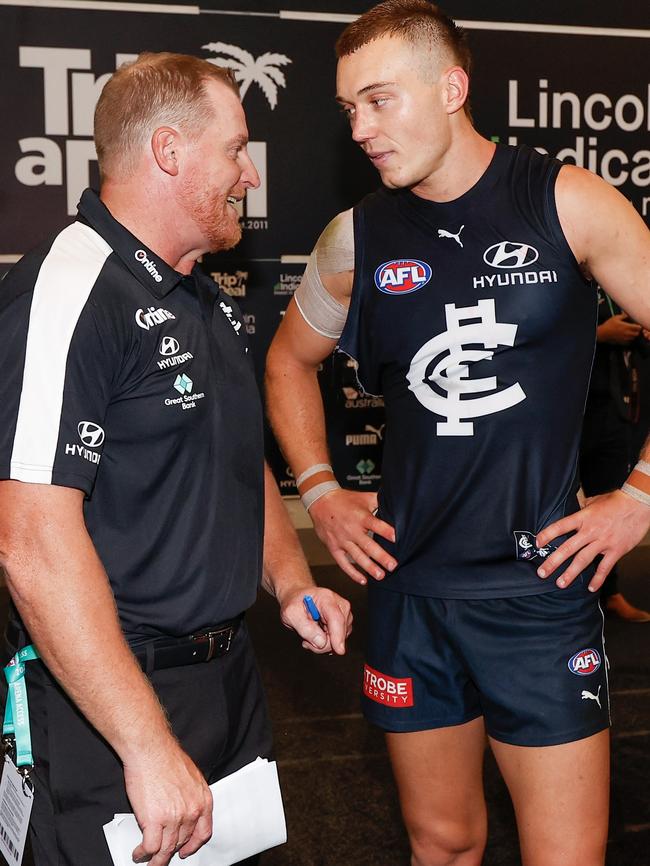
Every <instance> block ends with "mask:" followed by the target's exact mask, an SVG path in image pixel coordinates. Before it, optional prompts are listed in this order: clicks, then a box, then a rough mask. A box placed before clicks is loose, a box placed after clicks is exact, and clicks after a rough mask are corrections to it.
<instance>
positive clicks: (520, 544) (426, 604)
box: [268, 0, 650, 866]
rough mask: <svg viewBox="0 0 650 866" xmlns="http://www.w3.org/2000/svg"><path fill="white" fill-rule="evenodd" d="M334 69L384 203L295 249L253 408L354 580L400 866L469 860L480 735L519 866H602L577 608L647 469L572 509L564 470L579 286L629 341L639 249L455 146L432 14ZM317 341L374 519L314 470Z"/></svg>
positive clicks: (447, 64) (587, 356) (643, 527)
mask: <svg viewBox="0 0 650 866" xmlns="http://www.w3.org/2000/svg"><path fill="white" fill-rule="evenodd" d="M337 53H338V57H339V65H338V75H337V94H338V96H337V99H338V100H339V102H340V103H341V105H342V107H343V109H344V110H345V112H346V113H347V115H348V116H349V119H350V125H351V130H352V137H353V138H354V140H355V141H356V142H357V143H358V144H359V145H360V146H361V147H362V149H363V150H364V152H365V153H366V154H367V156H368V158H369V159H370V160H371V161H372V162H373V164H374V165H375V166H376V167H377V169H378V171H379V173H380V176H381V180H382V183H383V187H382V188H381V189H380V190H379V191H378V192H376V193H375V194H373V195H370V196H368V197H367V198H365V199H364V200H363V201H362V202H361V203H360V204H359V205H357V206H356V207H355V208H354V209H353V211H347V212H345V213H342V214H339V215H338V216H337V217H336V218H335V219H334V220H333V221H332V222H331V223H330V225H329V226H328V227H327V229H326V230H325V231H324V233H323V234H322V235H321V237H320V238H319V240H318V243H317V245H316V248H315V250H314V253H313V254H312V256H311V258H310V262H309V264H308V266H307V269H306V272H305V275H304V278H303V281H302V283H301V286H300V288H299V290H298V291H297V293H296V297H295V299H294V301H293V302H292V303H291V304H290V305H289V308H288V311H287V314H286V316H285V318H284V321H283V324H282V326H281V327H280V329H279V331H278V334H277V336H276V339H275V341H274V343H273V345H272V347H271V350H270V353H269V357H268V404H269V411H270V416H271V421H272V423H273V426H274V428H275V431H276V433H277V436H278V438H279V440H280V443H281V446H282V448H283V450H284V452H285V453H286V455H287V457H288V459H289V462H290V463H291V466H292V468H293V471H294V473H295V475H296V478H297V482H298V486H299V489H300V492H301V494H302V497H303V502H304V503H305V504H306V506H307V507H308V508H309V511H310V514H311V516H312V518H313V521H314V524H315V526H316V530H317V532H318V534H319V535H320V537H321V538H322V539H323V540H324V541H325V542H326V543H327V545H328V547H329V549H330V551H331V552H332V553H333V555H334V558H335V559H336V561H337V562H338V564H339V565H340V566H341V568H342V569H343V570H344V571H345V572H346V573H347V574H348V575H349V576H350V577H352V578H353V579H354V580H357V581H358V582H360V583H366V581H367V575H370V577H371V578H374V580H371V581H370V583H369V585H368V604H369V639H368V648H367V659H366V660H367V664H366V668H365V672H364V698H363V703H364V711H365V713H366V716H367V718H368V719H369V720H371V721H373V722H374V723H376V724H378V725H379V726H381V727H382V728H384V729H385V730H386V731H387V742H388V748H389V752H390V756H391V760H392V764H393V769H394V773H395V776H396V779H397V784H398V787H399V794H400V799H401V804H402V811H403V815H404V819H405V821H406V825H407V829H408V832H409V836H410V841H411V847H412V864H413V866H442V864H445V866H450V864H455V866H477V864H479V863H480V862H481V859H482V854H483V849H484V845H485V839H486V831H487V828H486V809H485V801H484V794H483V786H482V780H481V775H482V774H481V769H482V759H483V750H484V740H485V734H486V732H487V734H488V737H489V741H490V744H491V747H492V750H493V752H494V754H495V756H496V759H497V761H498V763H499V766H500V769H501V771H502V773H503V776H504V778H505V780H506V782H507V784H508V787H509V790H510V793H511V795H512V798H513V802H514V806H515V810H516V816H517V822H518V827H519V834H520V840H521V848H522V859H523V862H524V864H525V866H560V864H561V866H601V864H602V863H603V862H604V853H605V844H606V838H607V812H608V787H609V779H608V776H609V770H608V748H609V746H608V731H607V728H608V725H609V700H608V688H607V666H606V659H605V653H604V647H603V641H602V615H601V612H600V609H599V606H598V600H597V595H596V594H595V593H596V590H597V589H598V587H599V586H600V584H601V583H602V580H603V579H604V576H605V574H606V572H607V570H608V569H609V568H610V567H611V565H612V563H613V562H614V561H615V560H616V559H617V558H618V557H619V556H621V555H622V553H624V552H625V551H627V550H628V549H630V548H631V547H632V546H633V545H634V544H636V543H637V542H638V540H639V539H640V538H641V537H642V536H643V534H644V533H645V532H646V531H647V529H648V526H649V525H650V496H649V495H648V494H649V493H650V477H648V474H647V473H648V470H650V466H649V465H648V464H645V463H641V464H638V466H637V468H636V469H635V470H634V471H633V473H632V474H631V476H630V478H629V479H628V482H627V484H626V486H625V492H623V491H616V492H613V493H610V494H607V495H605V496H601V497H597V498H596V499H595V500H593V501H592V502H591V503H590V504H589V505H588V506H587V507H586V508H585V509H584V510H583V511H578V505H577V502H576V496H575V493H576V490H575V488H576V483H575V466H576V458H577V448H578V443H579V438H580V427H581V420H582V412H583V407H584V402H585V396H586V391H587V385H588V380H589V370H590V365H591V360H592V356H593V349H594V338H595V328H596V294H595V290H594V288H593V287H592V285H591V283H590V280H589V278H590V277H591V276H593V277H595V278H596V279H598V280H599V281H600V283H601V284H603V285H604V286H605V287H606V288H607V291H608V292H609V293H610V294H611V295H612V296H613V297H614V298H615V299H616V300H617V302H618V303H619V304H620V305H621V306H622V307H623V308H624V309H626V310H628V311H629V313H630V315H631V316H633V317H634V319H636V320H637V321H640V322H642V323H644V324H645V325H646V326H647V325H648V324H650V293H649V292H648V289H649V288H650V286H649V284H648V274H649V272H650V269H649V267H648V265H649V264H650V242H649V238H648V232H647V230H646V227H645V225H644V224H643V222H642V220H641V219H640V217H639V216H638V215H637V214H636V212H635V211H634V209H633V208H632V207H631V206H630V205H629V203H628V202H627V201H626V200H625V199H624V198H623V197H622V196H621V195H620V194H619V193H618V192H616V191H615V190H614V189H613V188H611V187H610V186H609V185H608V184H606V183H605V182H604V181H602V180H600V179H599V178H598V177H596V176H595V175H593V174H590V173H589V172H587V171H584V170H582V169H580V168H577V167H572V166H562V165H561V164H560V163H558V162H556V161H555V160H552V159H549V158H547V157H544V156H541V155H540V154H538V153H537V152H536V151H532V150H529V149H527V148H523V147H522V148H512V147H505V146H495V145H494V144H493V143H491V142H489V141H487V140H486V139H484V138H483V137H481V136H480V135H479V134H478V133H477V132H476V130H475V129H474V128H473V126H472V123H471V118H470V114H469V109H468V106H467V95H468V87H469V66H470V57H469V52H468V48H467V45H466V42H465V38H464V36H463V34H462V32H460V31H459V30H458V29H457V28H456V27H455V25H454V23H453V22H452V21H450V20H449V19H448V18H447V17H446V16H444V15H443V13H441V12H440V10H438V9H437V8H436V7H435V6H432V5H431V4H429V3H427V2H424V0H387V2H385V3H381V4H380V5H378V6H376V7H374V8H373V9H371V10H370V11H368V12H366V13H365V14H364V15H362V16H361V17H360V18H359V19H358V20H357V21H356V22H354V23H353V24H351V25H350V26H349V27H348V28H347V29H346V30H345V31H344V33H343V34H342V36H341V38H340V40H339V42H338V44H337ZM337 344H338V346H339V347H340V349H341V350H342V351H344V352H346V353H347V354H349V355H350V356H351V357H353V358H354V359H355V360H356V361H357V362H358V377H359V381H360V385H361V386H362V387H363V388H364V389H365V390H366V391H367V392H371V393H382V394H383V395H384V399H385V403H386V416H387V428H386V434H385V440H384V442H385V450H384V465H383V473H382V474H383V480H382V488H381V491H380V493H379V497H378V498H377V497H374V496H373V495H371V494H363V493H358V492H349V491H343V490H341V489H340V488H339V487H338V484H337V483H336V481H335V480H334V476H333V474H332V472H331V469H330V468H329V466H328V455H327V449H326V440H325V426H324V419H323V411H322V403H321V400H320V394H319V391H318V385H317V380H316V368H317V366H318V364H319V363H320V361H321V360H322V359H323V358H324V357H325V356H326V355H328V354H329V353H330V352H331V351H332V350H333V349H334V347H335V346H336V345H337ZM644 456H645V457H646V459H649V458H650V448H648V447H647V446H646V449H645V455H644ZM377 506H378V513H377V515H376V516H375V514H374V513H373V512H374V509H375V507H377ZM371 533H373V534H374V537H373V536H372V535H371ZM598 554H601V555H602V557H603V558H602V561H601V562H600V564H599V566H598V568H597V569H595V571H594V568H593V567H592V566H591V563H592V561H593V560H594V558H595V557H596V556H597V555H598ZM551 575H553V577H550V576H551ZM549 578H550V579H549Z"/></svg>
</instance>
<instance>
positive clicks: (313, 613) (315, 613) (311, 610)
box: [303, 595, 325, 629]
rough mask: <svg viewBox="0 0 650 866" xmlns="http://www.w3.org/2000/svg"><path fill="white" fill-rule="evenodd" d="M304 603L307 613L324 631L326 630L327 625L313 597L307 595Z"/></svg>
mask: <svg viewBox="0 0 650 866" xmlns="http://www.w3.org/2000/svg"><path fill="white" fill-rule="evenodd" d="M303 602H304V605H305V607H306V608H307V613H308V614H309V616H310V617H311V618H312V619H313V620H314V622H317V623H318V625H319V626H320V627H321V628H322V629H324V628H325V624H324V623H323V620H322V618H321V615H320V611H319V610H318V608H317V607H316V602H315V601H314V599H313V598H312V597H311V595H306V596H305V597H304V598H303Z"/></svg>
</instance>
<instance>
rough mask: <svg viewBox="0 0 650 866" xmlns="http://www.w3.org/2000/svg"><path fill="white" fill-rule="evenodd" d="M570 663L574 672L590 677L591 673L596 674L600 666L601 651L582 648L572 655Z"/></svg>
mask: <svg viewBox="0 0 650 866" xmlns="http://www.w3.org/2000/svg"><path fill="white" fill-rule="evenodd" d="M568 665H569V670H570V671H571V673H572V674H576V676H579V677H588V676H589V675H590V674H595V673H596V671H597V670H598V668H599V667H600V653H599V652H598V650H595V649H593V648H590V649H583V650H580V652H578V653H576V654H575V655H574V656H571V658H570V659H569V661H568Z"/></svg>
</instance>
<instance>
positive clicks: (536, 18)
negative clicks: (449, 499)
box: [0, 0, 650, 494]
mask: <svg viewBox="0 0 650 866" xmlns="http://www.w3.org/2000/svg"><path fill="white" fill-rule="evenodd" d="M34 2H36V0H34ZM276 3H277V0H275V2H256V0H250V2H246V0H239V2H229V3H228V4H226V5H227V7H228V9H227V11H225V10H223V9H220V8H216V7H218V6H219V5H220V4H217V3H214V2H213V3H212V4H207V6H206V8H204V7H201V8H199V7H198V6H193V5H187V4H186V5H182V4H181V5H174V6H168V5H163V4H159V3H157V4H153V3H142V2H141V3H128V2H124V3H115V2H113V3H110V4H108V3H107V4H103V3H102V2H85V0H73V3H71V5H70V6H67V5H66V2H65V0H57V3H56V7H54V6H52V7H48V5H47V4H48V0H41V2H39V3H38V5H34V6H30V5H29V2H28V0H15V2H14V3H12V2H7V0H0V80H1V81H2V86H1V88H0V112H1V116H2V118H3V121H4V122H3V124H2V128H1V130H0V137H1V142H2V154H3V159H2V162H1V164H0V205H1V207H0V220H1V228H0V273H2V272H4V271H6V270H7V268H8V267H9V266H10V264H11V263H12V262H13V261H15V260H16V258H17V257H19V255H20V254H22V253H24V252H25V251H27V250H28V249H30V248H31V247H32V246H34V245H35V244H37V243H38V242H39V241H40V240H41V238H43V237H44V236H45V235H47V234H49V233H51V232H54V231H57V230H59V229H60V228H61V227H62V226H63V225H65V224H66V222H68V221H69V220H70V218H71V215H73V214H74V213H75V206H76V203H77V200H78V198H79V194H80V192H81V191H82V190H83V188H84V187H85V186H87V185H88V184H90V185H94V186H96V185H97V181H98V178H97V169H96V163H95V152H94V147H93V142H92V117H93V110H94V106H95V102H96V100H97V97H98V94H99V92H100V91H101V88H102V86H103V84H104V82H105V81H106V78H107V77H108V76H109V75H110V73H111V72H112V71H113V70H114V69H115V67H116V65H118V64H119V63H121V62H123V61H124V60H127V59H130V58H132V57H133V56H135V55H136V54H137V53H138V52H140V51H142V50H151V51H161V50H170V51H180V52H186V53H190V54H195V55H197V56H200V57H204V58H206V59H209V60H213V61H214V62H215V63H220V64H222V65H226V66H229V67H231V68H232V69H233V70H234V71H235V73H236V74H237V77H238V79H239V81H240V84H241V93H242V98H243V102H244V107H245V109H246V113H247V115H248V120H249V128H250V133H251V145H250V152H251V155H252V157H253V159H254V161H255V163H256V165H257V167H258V170H259V172H260V176H261V180H262V183H261V186H260V189H259V190H256V191H253V192H252V193H251V194H250V195H249V196H248V199H247V201H246V202H245V204H244V206H243V210H242V225H243V230H244V233H243V240H242V243H241V244H240V246H239V247H238V248H237V249H236V250H234V251H231V252H230V253H228V254H224V255H219V256H210V257H206V259H205V261H204V263H203V265H204V267H205V269H206V271H207V272H208V273H209V274H211V275H212V277H213V278H214V279H215V280H216V281H217V282H219V283H220V284H221V285H222V286H223V287H224V289H226V291H228V292H229V293H230V294H231V295H232V296H233V297H234V298H235V299H236V301H237V303H239V305H240V306H241V307H242V309H243V311H244V317H245V323H246V329H247V331H248V333H249V335H250V338H251V342H252V345H253V349H254V353H255V362H256V365H257V369H258V372H259V375H260V380H261V376H262V370H263V365H264V357H265V353H266V350H267V348H268V345H269V342H270V340H271V338H272V336H273V333H274V331H275V329H276V328H277V326H278V324H279V322H280V320H281V318H282V315H283V313H284V310H285V308H286V305H287V303H288V301H289V300H290V298H291V295H292V294H293V291H294V290H295V288H296V285H297V283H298V281H299V279H300V275H301V273H302V270H303V268H304V263H305V260H306V257H307V255H308V254H309V251H310V249H311V247H312V246H313V244H314V241H315V240H316V238H317V237H318V234H319V232H320V230H321V229H322V227H323V226H324V225H325V224H326V222H327V221H328V220H329V219H330V218H331V217H333V216H334V215H335V214H336V213H337V212H338V211H340V210H342V209H345V208H348V207H350V206H351V205H352V204H354V202H355V201H356V200H358V199H359V198H361V197H362V196H363V195H364V194H365V193H366V192H369V191H370V190H372V189H373V188H374V187H375V186H376V183H377V181H376V175H375V173H374V171H373V169H372V168H371V167H370V166H369V165H368V164H367V162H366V160H365V158H364V157H363V155H362V154H361V153H360V152H359V151H358V149H357V148H356V146H355V145H353V144H352V142H351V141H350V139H349V134H348V130H347V128H346V121H345V119H344V118H343V117H342V115H341V114H340V112H339V110H338V108H337V106H336V103H335V101H334V99H333V96H334V70H335V61H334V54H333V44H334V41H335V39H336V37H337V35H338V33H339V32H340V31H341V29H342V28H343V26H344V25H345V23H346V21H348V20H352V17H353V16H354V14H358V13H359V12H361V11H363V10H364V9H366V8H368V7H369V6H370V5H372V4H371V3H359V2H343V0H340V2H338V3H336V4H332V3H320V2H316V0H304V2H300V0H293V2H285V3H284V4H283V5H282V8H281V9H280V8H278V6H277V5H276ZM210 6H212V7H215V8H210ZM639 6H643V4H639V5H637V4H636V3H633V2H627V0H624V2H621V3H618V4H616V9H615V10H613V9H612V8H611V7H610V5H609V4H605V3H604V0H602V2H601V3H599V4H589V7H588V13H585V17H583V18H582V19H581V18H580V17H579V13H578V12H575V13H574V12H573V10H568V7H567V4H560V3H544V4H542V3H541V2H535V3H532V4H527V6H526V9H525V10H522V9H521V8H520V4H515V3H501V4H499V9H498V12H494V11H491V12H486V11H485V9H484V4H483V3H481V2H479V0H463V2H457V3H455V2H454V0H450V2H449V3H448V4H447V6H446V8H447V11H448V12H449V13H450V14H452V15H454V16H455V17H456V19H457V20H459V21H460V22H461V23H464V24H465V26H466V27H467V29H468V31H469V35H470V40H471V44H472V47H473V50H474V56H475V67H474V76H473V89H472V102H473V107H474V117H475V121H476V125H477V127H478V128H479V130H480V131H481V132H483V133H484V134H485V135H487V136H488V137H492V138H494V140H498V141H502V142H512V143H517V142H523V143H527V144H530V145H532V146H535V147H538V148H539V149H543V150H545V151H546V152H548V153H550V154H552V155H554V156H557V157H558V158H560V159H563V160H566V161H567V162H571V163H577V164H579V165H584V166H586V167H588V168H590V169H592V170H593V171H596V172H598V173H599V174H600V175H601V176H602V177H604V178H605V179H606V180H607V181H608V182H609V183H611V184H613V185H614V186H616V187H618V188H619V189H620V190H621V191H622V192H623V193H624V194H625V195H626V196H627V197H628V198H629V199H630V200H631V201H632V203H633V204H634V206H635V207H636V208H637V209H638V210H639V212H640V213H641V214H642V215H643V216H644V218H645V219H646V220H648V219H649V217H650V145H649V143H648V142H649V135H648V133H649V131H650V76H648V75H647V74H645V73H641V72H640V71H639V70H644V69H647V62H646V60H647V52H648V48H649V47H650V41H649V40H650V30H647V29H645V30H644V29H642V28H643V27H644V20H643V15H642V14H641V13H640V11H639ZM319 7H321V8H322V7H328V8H329V10H330V11H328V12H319V11H318V9H319ZM332 7H335V9H336V11H333V9H332ZM587 14H588V16H589V18H587V17H586V15H587ZM614 17H615V18H616V20H614ZM479 19H480V20H479ZM488 19H491V20H488ZM645 26H647V22H645ZM320 376H321V382H322V387H323V393H324V397H325V401H326V408H327V415H328V427H329V439H330V446H331V451H332V458H333V462H334V467H335V470H336V472H337V475H338V478H339V480H340V482H341V483H342V484H343V485H345V486H349V487H352V488H358V489H367V490H371V489H376V487H377V485H378V482H379V479H380V469H381V452H382V437H383V431H384V418H383V403H382V400H381V398H377V397H368V396H366V395H364V394H361V393H359V391H358V390H357V387H356V384H355V376H354V367H353V365H352V362H351V361H350V360H348V359H347V358H345V357H342V356H338V357H335V359H334V360H333V361H330V362H328V363H327V364H325V365H324V367H323V369H322V371H321V373H320ZM268 456H269V459H270V461H271V463H272V465H273V468H274V471H275V473H276V476H277V478H278V481H279V483H280V486H281V488H282V490H283V492H284V493H286V494H293V493H295V485H294V483H293V478H292V476H291V473H290V471H289V470H288V467H287V465H286V462H285V461H284V460H283V459H282V456H281V455H280V453H279V450H278V449H277V446H276V445H275V443H274V442H273V441H272V437H271V436H270V435H269V437H268Z"/></svg>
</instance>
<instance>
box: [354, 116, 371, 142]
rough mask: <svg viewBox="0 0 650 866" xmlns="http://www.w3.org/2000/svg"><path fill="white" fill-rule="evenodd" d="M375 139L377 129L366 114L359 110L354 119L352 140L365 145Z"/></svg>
mask: <svg viewBox="0 0 650 866" xmlns="http://www.w3.org/2000/svg"><path fill="white" fill-rule="evenodd" d="M374 137H375V128H374V124H373V122H372V120H371V118H370V117H369V116H368V115H367V114H366V112H364V111H361V110H360V109H357V111H356V112H355V114H354V116H353V117H352V140H353V141H356V143H357V144H363V143H364V142H366V141H370V139H372V138H374Z"/></svg>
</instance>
